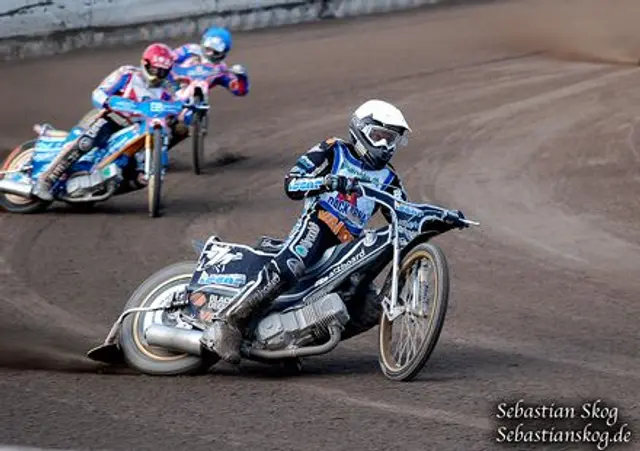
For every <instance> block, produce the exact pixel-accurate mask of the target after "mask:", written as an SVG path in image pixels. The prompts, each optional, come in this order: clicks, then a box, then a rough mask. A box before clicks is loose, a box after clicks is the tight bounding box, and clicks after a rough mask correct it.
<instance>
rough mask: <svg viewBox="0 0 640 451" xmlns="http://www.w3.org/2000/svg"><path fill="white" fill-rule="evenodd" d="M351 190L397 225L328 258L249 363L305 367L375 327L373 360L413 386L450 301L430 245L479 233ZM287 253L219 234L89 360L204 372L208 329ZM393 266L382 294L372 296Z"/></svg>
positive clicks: (258, 332)
mask: <svg viewBox="0 0 640 451" xmlns="http://www.w3.org/2000/svg"><path fill="white" fill-rule="evenodd" d="M354 189H355V190H356V193H357V194H358V195H360V196H363V197H365V198H367V199H370V200H371V201H373V202H375V203H377V204H380V205H381V206H382V207H385V208H386V209H388V211H389V212H390V215H391V218H392V221H391V223H390V224H389V225H386V226H384V227H382V228H378V229H367V230H365V231H364V232H363V234H362V235H361V236H360V237H358V238H356V239H354V240H352V241H350V242H345V243H341V244H339V245H337V246H335V247H332V248H329V249H328V250H327V251H326V252H325V253H324V255H323V256H322V257H321V259H320V260H319V261H318V262H317V263H316V264H315V265H313V266H312V267H309V268H308V269H307V270H306V272H305V274H304V275H303V276H302V277H301V278H300V279H299V280H298V282H297V285H296V286H295V287H294V288H292V289H291V290H289V291H288V292H286V293H284V294H282V295H281V296H279V297H278V298H277V299H276V301H275V302H274V303H273V304H272V306H271V308H270V310H268V311H267V312H265V313H264V314H263V315H261V316H260V318H259V319H258V320H257V321H255V322H254V323H253V324H251V325H250V331H251V332H250V333H249V334H248V335H247V337H246V338H245V341H244V343H243V345H242V349H241V353H242V355H243V356H244V357H245V358H247V359H250V360H255V361H260V362H281V363H285V364H287V363H288V364H291V363H293V364H294V365H299V364H300V358H302V357H308V356H315V355H320V354H325V353H328V352H329V351H331V350H333V349H334V348H335V347H336V346H337V345H338V343H340V341H342V340H345V339H348V338H350V337H351V336H354V335H357V334H358V333H359V331H360V332H362V331H363V330H366V329H368V328H369V327H371V326H372V325H375V324H379V359H378V360H379V365H380V368H381V370H382V372H383V374H384V375H385V376H386V377H387V378H389V379H391V380H397V381H408V380H411V379H413V378H414V377H415V376H416V375H417V374H418V373H419V372H420V371H421V369H422V368H423V366H424V365H425V363H426V362H427V360H428V358H429V356H430V355H431V353H432V352H433V350H434V348H435V346H436V343H437V341H438V338H439V336H440V332H441V330H442V327H443V325H444V320H445V314H446V311H447V304H448V299H449V270H448V266H447V260H446V258H445V254H444V253H443V251H442V250H441V248H440V247H439V246H438V245H436V244H434V243H432V242H430V239H431V238H433V237H435V236H437V235H440V234H443V233H445V232H447V231H449V230H452V229H455V228H466V227H469V226H471V225H479V223H477V222H474V221H470V220H467V219H465V217H464V215H463V214H462V213H461V212H458V211H456V210H447V209H444V208H440V207H437V206H435V205H430V204H418V203H412V202H409V201H404V200H402V199H400V198H399V197H398V196H394V195H392V194H389V193H387V192H385V191H382V190H380V189H379V188H377V187H376V186H374V185H371V184H367V183H362V182H359V183H357V184H356V185H355V187H354ZM286 245H288V244H287V242H286V241H283V240H279V239H277V238H273V237H268V236H263V237H262V238H261V240H260V241H259V242H258V244H256V245H255V246H253V247H252V246H248V245H244V244H237V243H230V242H224V241H221V240H220V238H219V237H217V236H211V237H210V238H209V239H208V240H207V241H206V243H202V242H200V243H197V242H196V243H194V247H195V248H196V250H197V252H199V258H198V260H197V261H186V262H180V263H175V264H172V265H170V266H167V267H165V268H164V269H162V270H160V271H158V272H156V273H155V274H153V275H152V276H151V277H149V278H148V279H147V280H145V281H144V282H143V283H142V284H141V285H140V286H139V287H138V288H137V289H136V290H135V292H134V293H133V294H132V295H131V297H130V298H129V300H128V302H127V303H126V305H125V308H124V311H123V313H122V314H121V315H120V317H119V318H118V319H117V321H116V322H115V323H114V325H113V327H112V328H111V331H110V332H109V334H108V336H107V337H106V339H105V342H104V343H103V344H102V345H100V346H98V347H96V348H94V349H92V350H91V351H89V352H88V356H89V357H90V358H91V359H93V360H96V361H99V362H105V363H125V364H126V365H128V366H129V367H131V368H133V369H135V370H137V371H139V372H142V373H146V374H153V375H177V374H183V373H189V372H197V371H206V370H208V369H209V368H210V367H211V366H212V365H213V364H215V363H216V362H217V361H218V360H219V358H218V357H217V356H216V355H215V354H212V353H210V352H209V351H206V350H204V349H203V348H202V347H201V346H200V343H199V339H200V337H201V336H202V333H203V332H202V330H203V328H204V325H205V324H207V323H208V321H209V320H211V319H212V318H214V317H215V314H216V312H218V311H220V310H221V309H224V307H225V306H226V305H227V304H228V303H229V302H230V300H231V299H232V298H233V296H234V295H236V294H237V293H238V292H239V291H240V290H241V289H242V288H243V287H244V286H245V285H247V284H248V283H253V282H248V281H252V280H255V278H256V276H257V274H258V271H259V270H260V269H261V268H262V266H263V265H264V264H265V263H266V262H267V261H268V260H269V259H271V258H272V257H273V256H274V255H275V254H276V253H277V252H278V251H279V249H281V248H282V246H286ZM389 263H391V269H390V271H389V272H388V273H387V275H386V280H385V282H384V284H383V286H382V289H380V290H377V289H372V288H371V287H372V286H373V285H372V282H373V280H374V279H375V278H376V277H377V276H378V275H380V274H382V272H383V270H384V268H385V267H387V266H388V265H389ZM366 323H368V324H369V327H365V328H361V326H362V325H363V324H366Z"/></svg>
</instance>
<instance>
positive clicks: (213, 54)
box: [203, 47, 226, 63]
mask: <svg viewBox="0 0 640 451" xmlns="http://www.w3.org/2000/svg"><path fill="white" fill-rule="evenodd" d="M203 53H204V57H205V58H206V59H207V60H208V61H211V62H212V63H217V62H219V61H222V60H223V59H224V57H225V55H226V53H225V52H224V51H218V50H216V49H213V48H211V47H205V48H204V49H203Z"/></svg>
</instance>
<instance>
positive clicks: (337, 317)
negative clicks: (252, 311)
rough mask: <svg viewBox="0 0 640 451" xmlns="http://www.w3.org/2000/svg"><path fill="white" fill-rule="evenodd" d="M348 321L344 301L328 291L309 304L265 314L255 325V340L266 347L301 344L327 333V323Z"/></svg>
mask: <svg viewBox="0 0 640 451" xmlns="http://www.w3.org/2000/svg"><path fill="white" fill-rule="evenodd" d="M348 321H349V312H348V311H347V307H346V306H345V305H344V302H342V299H341V298H340V296H339V295H338V294H336V293H331V294H328V295H326V296H324V297H322V298H320V299H318V300H316V301H314V302H312V303H311V304H307V305H300V306H295V307H291V308H289V309H287V310H284V311H282V312H278V313H272V314H270V315H269V316H267V317H265V318H264V319H262V320H261V321H260V323H258V326H257V327H256V331H255V341H256V342H257V343H258V345H261V346H263V347H264V348H265V349H269V350H276V349H283V348H286V347H290V346H304V345H307V344H310V343H312V342H316V341H317V340H318V339H320V338H322V337H324V336H326V335H328V331H327V328H328V326H329V325H330V324H335V323H338V324H340V325H341V326H344V325H346V324H347V322H348Z"/></svg>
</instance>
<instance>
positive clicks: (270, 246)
mask: <svg viewBox="0 0 640 451" xmlns="http://www.w3.org/2000/svg"><path fill="white" fill-rule="evenodd" d="M284 241H285V240H281V239H280V238H274V237H271V236H267V235H263V236H261V237H260V239H259V240H258V243H257V244H256V245H255V246H254V249H256V250H259V251H263V252H278V251H280V249H282V246H283V245H284Z"/></svg>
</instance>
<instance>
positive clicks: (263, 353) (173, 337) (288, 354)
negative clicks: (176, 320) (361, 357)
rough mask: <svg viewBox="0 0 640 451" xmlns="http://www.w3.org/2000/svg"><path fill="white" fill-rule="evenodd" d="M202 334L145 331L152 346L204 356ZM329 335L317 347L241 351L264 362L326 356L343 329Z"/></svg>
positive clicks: (166, 329) (156, 328)
mask: <svg viewBox="0 0 640 451" xmlns="http://www.w3.org/2000/svg"><path fill="white" fill-rule="evenodd" d="M202 334H203V332H202V331H201V330H193V329H180V328H177V327H169V326H163V325H161V324H152V325H151V326H149V327H148V328H147V330H145V339H146V340H147V343H148V344H150V345H151V346H161V347H163V348H166V349H170V350H172V351H177V352H186V353H187V354H191V355H196V356H202V347H201V346H200V337H202ZM329 334H330V337H329V340H328V341H327V342H326V343H323V344H321V345H317V346H305V347H302V348H294V349H282V350H275V351H268V350H263V349H252V348H248V347H246V346H243V347H242V350H241V351H242V354H243V355H244V356H245V357H249V358H257V359H263V360H280V359H287V358H294V357H309V356H314V355H320V354H326V353H327V352H329V351H331V350H333V349H334V348H335V347H336V346H338V343H340V339H341V337H342V327H340V326H338V325H331V326H329Z"/></svg>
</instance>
